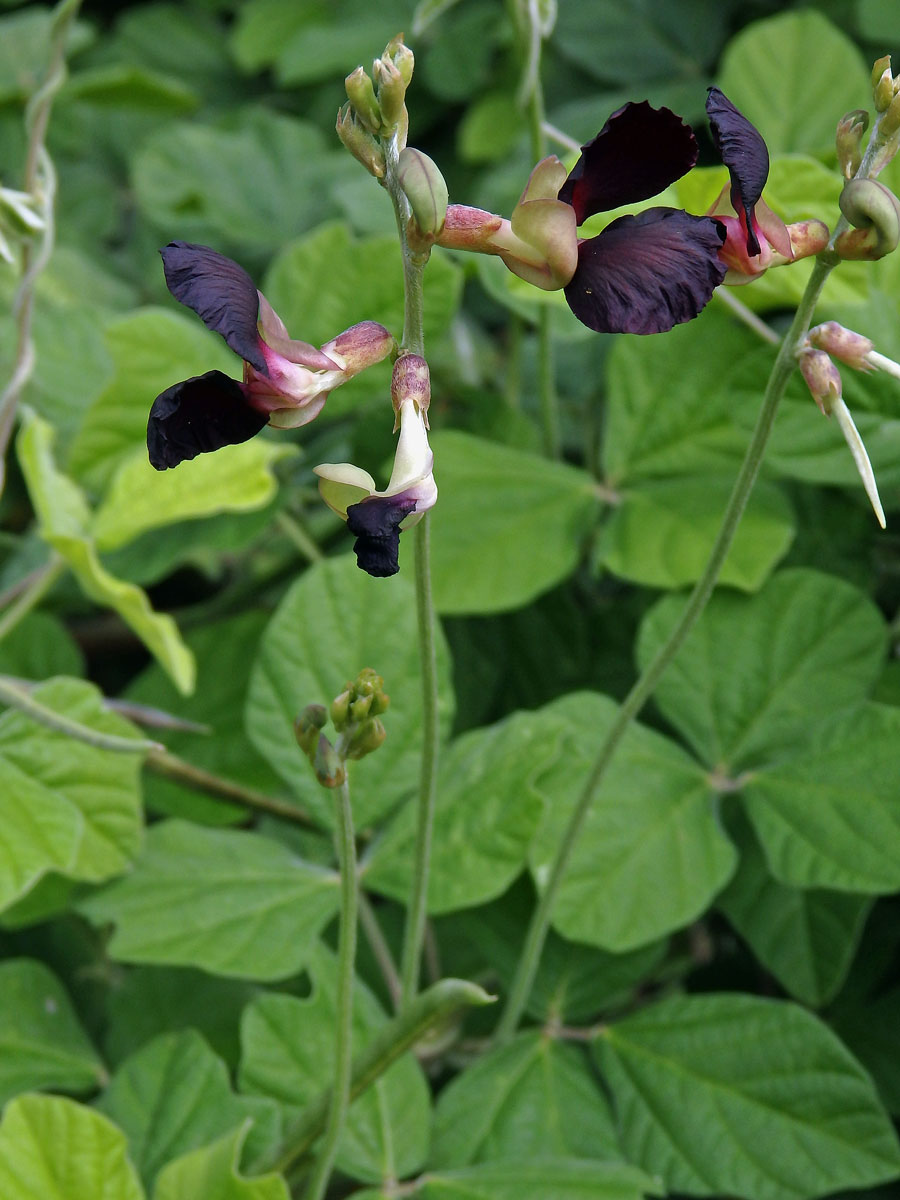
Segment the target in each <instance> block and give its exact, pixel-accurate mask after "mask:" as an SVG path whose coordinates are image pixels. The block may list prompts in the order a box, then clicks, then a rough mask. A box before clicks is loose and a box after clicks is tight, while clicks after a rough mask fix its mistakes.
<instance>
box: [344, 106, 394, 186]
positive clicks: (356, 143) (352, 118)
mask: <svg viewBox="0 0 900 1200" xmlns="http://www.w3.org/2000/svg"><path fill="white" fill-rule="evenodd" d="M335 129H336V130H337V135H338V137H339V138H340V139H341V141H342V142H343V143H344V145H345V146H346V147H347V149H348V150H349V151H350V153H351V154H352V155H353V157H354V158H355V159H357V160H358V161H359V162H361V163H362V165H363V166H364V167H365V168H366V170H367V171H368V172H369V174H370V175H374V176H375V178H376V179H383V178H384V151H383V150H382V148H381V146H380V145H379V144H378V141H377V140H376V138H374V137H373V136H372V134H371V133H370V132H369V131H368V129H366V127H365V126H364V125H363V124H362V122H361V121H360V120H359V118H358V117H357V116H356V114H355V113H354V111H353V109H352V107H351V105H350V103H349V101H348V103H347V104H345V105H343V107H342V108H340V109H338V115H337V123H336V125H335Z"/></svg>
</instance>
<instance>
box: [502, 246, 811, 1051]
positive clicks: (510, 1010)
mask: <svg viewBox="0 0 900 1200" xmlns="http://www.w3.org/2000/svg"><path fill="white" fill-rule="evenodd" d="M834 265H835V263H834V261H832V256H831V255H828V256H827V257H826V256H824V255H823V256H820V257H819V258H818V259H817V261H816V264H815V267H814V268H813V272H812V274H811V276H810V278H809V282H808V284H807V286H806V291H805V292H804V295H803V298H802V300H801V301H800V305H799V307H798V308H797V311H796V313H795V314H794V319H793V321H792V323H791V327H790V329H789V330H788V332H787V334H786V335H785V337H784V340H783V342H782V343H781V348H780V349H779V351H778V355H777V357H776V359H775V362H774V364H773V366H772V371H771V373H770V375H769V380H768V383H767V385H766V390H765V394H764V396H763V402H762V407H761V408H760V412H759V416H758V418H757V421H756V427H755V429H754V431H753V436H752V438H751V440H750V444H749V446H748V447H747V451H746V453H745V455H744V460H743V462H742V464H741V468H740V471H739V472H738V476H737V479H736V480H735V483H734V488H733V489H732V493H731V496H730V498H729V501H728V504H727V506H726V509H725V513H724V515H723V517H722V524H721V526H720V527H719V532H718V534H717V536H716V540H715V543H714V545H713V548H712V551H711V553H710V556H709V560H708V562H707V564H706V567H705V569H704V572H703V574H702V576H701V577H700V579H699V580H698V581H697V583H696V584H695V585H694V590H693V592H692V593H691V595H690V597H689V599H688V601H687V604H686V605H685V608H684V611H683V612H682V615H681V618H680V620H679V621H678V623H677V624H676V626H675V627H674V629H673V630H672V632H671V633H670V635H669V637H668V639H667V640H666V642H665V643H664V644H663V645H662V646H661V647H660V648H659V650H658V651H657V653H656V655H655V656H654V658H653V659H652V661H651V662H650V663H648V664H647V666H646V667H645V668H644V670H643V671H642V672H641V675H640V676H639V678H638V679H637V681H636V682H635V684H634V686H633V687H632V688H631V691H630V692H629V693H628V695H627V696H626V697H625V699H624V701H623V702H622V705H621V706H620V708H619V712H618V715H617V717H616V720H615V721H614V723H613V725H612V727H611V728H610V730H609V732H608V734H607V735H606V738H605V739H604V741H603V743H602V744H601V746H600V748H599V750H598V751H597V756H596V758H595V760H594V764H593V766H592V768H591V772H590V775H589V776H588V778H587V780H586V782H585V784H584V787H583V788H582V791H581V794H580V796H579V798H578V803H577V804H576V806H575V809H574V811H573V813H572V816H571V818H570V819H569V824H568V826H567V827H566V830H565V833H564V834H563V838H562V841H561V842H560V845H559V848H558V850H557V853H556V857H555V859H554V861H553V864H552V866H551V869H550V874H549V877H548V879H547V883H546V886H545V887H544V890H543V892H542V893H541V895H540V897H539V899H538V902H537V905H536V906H535V909H534V913H533V914H532V918H531V923H530V925H529V928H528V932H527V934H526V938H525V944H524V946H523V949H522V953H521V955H520V958H519V962H518V965H517V968H516V973H515V976H514V977H513V981H512V984H511V986H510V992H509V996H508V998H507V1002H506V1007H505V1009H504V1011H503V1014H502V1016H501V1018H500V1021H499V1023H498V1025H497V1030H496V1034H495V1037H496V1040H497V1041H498V1042H506V1041H509V1039H510V1038H511V1037H512V1036H513V1034H514V1033H515V1031H516V1028H517V1027H518V1024H519V1021H520V1019H521V1017H522V1013H523V1012H524V1010H525V1005H526V1004H527V1003H528V997H529V995H530V993H531V988H532V985H533V983H534V977H535V974H536V972H537V968H538V964H539V962H540V957H541V953H542V951H543V948H544V942H545V940H546V937H547V932H548V930H549V928H550V920H551V918H552V915H553V907H554V904H555V903H556V897H557V894H558V892H559V887H560V884H561V883H562V880H563V876H564V875H565V872H566V868H567V867H568V864H569V860H570V858H571V856H572V851H573V850H574V848H575V845H576V844H577V842H578V838H579V835H580V833H581V830H582V827H583V825H584V822H585V819H586V817H587V814H588V812H589V810H590V807H591V805H592V803H593V801H594V798H595V796H596V794H597V792H598V790H599V788H600V785H601V784H602V782H603V779H604V777H605V775H606V771H607V769H608V767H609V765H610V763H611V762H612V760H613V757H614V756H615V753H616V750H617V749H618V747H619V744H620V743H621V741H622V739H623V738H624V736H625V734H626V732H627V731H628V729H629V728H630V726H631V724H632V723H633V722H634V721H635V720H636V718H637V716H638V714H639V713H640V711H641V709H642V708H643V707H644V705H645V704H646V702H647V701H648V700H649V699H650V697H651V696H652V695H653V692H654V691H655V689H656V686H657V684H658V683H659V681H660V679H661V678H662V676H663V674H664V673H665V671H666V669H667V667H668V666H669V664H670V663H671V661H672V659H673V658H674V657H675V655H676V654H677V653H678V651H679V649H680V648H681V646H682V644H683V643H684V641H685V639H686V638H687V636H688V634H689V633H690V632H691V630H692V629H693V627H694V625H695V624H696V623H697V621H698V619H699V618H700V616H701V614H702V613H703V610H704V609H705V608H706V605H707V603H708V601H709V598H710V596H711V595H712V593H713V589H714V587H715V585H716V580H717V579H718V577H719V572H720V571H721V569H722V564H723V563H724V562H725V559H726V557H727V555H728V552H729V550H730V549H731V545H732V542H733V541H734V536H735V533H736V532H737V529H738V525H739V524H740V521H741V517H742V516H743V513H744V509H745V508H746V506H747V501H748V500H749V498H750V493H751V492H752V490H753V485H754V483H755V482H756V477H757V474H758V473H759V468H760V465H761V463H762V460H763V455H764V454H765V449H766V445H767V443H768V440H769V434H770V433H771V431H772V425H773V424H774V421H775V414H776V412H777V411H778V406H779V404H780V402H781V399H782V397H783V396H784V391H785V388H786V387H787V382H788V379H789V378H790V376H791V374H792V372H793V370H794V368H795V366H796V350H797V347H798V346H799V345H800V344H801V343H802V341H803V339H804V338H805V336H806V333H807V331H808V329H809V326H810V323H811V321H812V316H813V313H814V311H815V307H816V303H817V301H818V298H819V295H820V294H821V291H822V288H823V287H824V285H825V281H826V279H827V278H828V276H829V274H830V273H831V271H832V269H833V267H834Z"/></svg>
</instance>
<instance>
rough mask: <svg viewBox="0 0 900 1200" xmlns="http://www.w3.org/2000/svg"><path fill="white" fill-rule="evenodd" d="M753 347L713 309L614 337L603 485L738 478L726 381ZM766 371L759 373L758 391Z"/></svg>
mask: <svg viewBox="0 0 900 1200" xmlns="http://www.w3.org/2000/svg"><path fill="white" fill-rule="evenodd" d="M690 178H693V176H691V177H690ZM717 191H718V189H717ZM712 199H715V195H713V197H712ZM757 348H758V343H757V341H756V339H754V337H753V335H752V334H751V333H750V332H749V330H747V329H745V328H744V327H743V326H742V325H739V324H738V323H737V322H736V321H734V320H733V319H730V318H728V317H726V316H724V315H723V314H721V313H719V312H716V311H715V309H714V308H712V306H711V307H710V309H708V310H707V311H706V312H704V314H703V316H702V317H701V318H700V320H699V321H692V322H689V323H688V324H685V325H678V326H676V327H675V328H674V329H673V330H672V331H671V333H668V334H666V336H665V337H664V338H617V339H616V340H615V343H614V345H613V348H612V351H611V353H610V356H609V381H608V389H609V393H608V398H607V408H606V424H605V436H604V441H603V478H604V482H605V483H606V484H607V485H608V486H609V487H611V488H616V489H618V488H620V487H623V486H624V487H626V488H627V487H629V486H633V485H634V484H635V483H637V482H638V481H645V480H651V479H669V478H671V477H672V476H683V475H695V476H696V475H700V474H703V475H709V474H718V475H721V474H722V473H723V472H724V471H728V470H732V469H733V470H734V471H735V473H736V471H737V464H738V463H739V462H740V459H741V457H742V455H743V452H744V447H745V445H746V436H745V435H744V433H743V432H742V430H741V429H740V427H738V426H736V424H735V420H734V398H733V396H732V393H731V377H732V375H733V374H734V372H735V369H736V367H737V365H738V364H740V363H741V362H742V361H743V360H745V359H747V357H748V356H750V355H753V354H754V352H756V351H757ZM686 363H688V364H690V369H689V370H685V364H686ZM768 366H769V363H768V360H767V362H766V365H765V366H764V367H760V369H759V385H760V391H761V389H762V387H763V386H764V384H765V381H766V375H767V371H768ZM754 378H755V377H754Z"/></svg>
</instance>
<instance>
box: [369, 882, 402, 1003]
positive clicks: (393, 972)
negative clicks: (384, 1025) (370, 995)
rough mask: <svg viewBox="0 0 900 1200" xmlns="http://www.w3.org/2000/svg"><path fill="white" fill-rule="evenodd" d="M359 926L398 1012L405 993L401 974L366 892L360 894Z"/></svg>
mask: <svg viewBox="0 0 900 1200" xmlns="http://www.w3.org/2000/svg"><path fill="white" fill-rule="evenodd" d="M359 924H360V927H361V928H362V931H363V933H364V934H365V935H366V941H367V942H368V943H369V949H370V950H371V951H372V955H373V957H374V959H375V961H376V962H377V963H378V968H379V970H380V971H381V976H382V978H383V979H384V983H385V987H386V988H387V990H388V994H389V996H390V997H391V1004H392V1005H393V1007H394V1010H395V1011H396V1010H397V1009H398V1008H399V1007H400V997H401V995H402V992H403V988H402V985H401V983H400V972H399V971H398V970H397V965H396V963H395V962H394V956H393V955H392V954H391V948H390V946H389V945H388V943H387V938H386V937H385V936H384V933H383V932H382V929H381V926H380V925H379V924H378V917H377V916H376V915H375V909H374V908H373V907H372V903H371V901H370V900H369V898H368V896H367V895H366V893H365V892H363V891H361V892H360V893H359Z"/></svg>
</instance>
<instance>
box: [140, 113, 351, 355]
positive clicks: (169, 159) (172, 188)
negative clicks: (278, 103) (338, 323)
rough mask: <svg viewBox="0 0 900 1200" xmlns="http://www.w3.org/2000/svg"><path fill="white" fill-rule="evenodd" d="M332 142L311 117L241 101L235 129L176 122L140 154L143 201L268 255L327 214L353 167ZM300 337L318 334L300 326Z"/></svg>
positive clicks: (150, 210)
mask: <svg viewBox="0 0 900 1200" xmlns="http://www.w3.org/2000/svg"><path fill="white" fill-rule="evenodd" d="M331 145H332V143H331V142H330V141H329V142H326V140H325V137H324V135H323V134H322V132H321V130H319V129H318V128H317V127H316V126H315V125H313V124H311V123H310V122H307V121H300V120H297V118H295V117H289V116H285V115H283V114H281V113H276V112H273V111H272V110H270V109H266V108H262V107H259V108H251V107H244V108H242V109H239V110H238V113H237V116H236V117H235V118H233V119H232V121H231V122H230V123H229V125H228V127H227V128H218V127H216V126H213V125H203V124H199V123H197V122H196V121H179V122H173V123H172V124H171V125H166V126H164V127H163V128H161V129H160V130H159V131H158V132H156V133H155V134H152V135H151V136H150V137H149V138H147V139H146V140H145V141H144V142H143V143H142V145H141V146H140V148H139V149H138V151H137V153H136V154H135V157H134V161H133V175H134V187H135V191H136V195H137V202H138V205H139V206H140V208H141V210H142V211H143V212H144V213H145V214H146V216H147V217H148V218H149V219H150V220H151V221H153V222H154V223H155V224H156V225H157V226H158V227H159V228H160V229H164V230H165V229H177V230H179V232H180V234H181V236H182V237H184V238H185V239H187V240H190V241H199V242H204V243H205V242H210V241H212V242H221V241H222V240H224V241H225V243H226V247H225V248H226V251H227V250H228V249H229V248H230V247H231V246H237V247H241V248H243V247H246V248H247V249H248V250H251V251H253V253H254V254H257V255H261V254H269V253H272V252H273V251H275V250H277V249H278V248H279V247H281V246H283V245H284V242H285V240H286V239H288V238H292V237H296V236H297V235H298V234H300V233H303V232H305V231H306V230H307V229H309V228H311V226H313V225H315V224H316V222H317V221H321V220H324V219H325V218H326V217H328V216H329V214H330V213H331V211H332V210H333V202H332V200H331V194H330V193H331V189H332V188H333V187H335V186H337V185H338V184H339V182H340V180H342V179H344V178H346V177H348V176H349V175H351V174H353V173H355V172H354V170H353V169H354V168H355V166H356V164H355V163H353V162H352V161H351V160H350V158H349V156H348V155H346V154H344V153H343V151H342V150H341V149H340V148H335V149H331ZM373 186H374V185H373ZM276 307H277V306H276ZM367 315H368V314H362V316H367ZM362 316H360V317H358V318H357V320H361V319H362ZM340 332H341V331H340V329H335V330H333V331H332V333H331V336H332V337H333V336H335V335H336V334H338V333H340ZM295 336H296V337H303V338H304V340H306V341H309V340H310V339H309V335H308V334H306V333H304V331H303V330H302V329H301V330H297V332H296V333H295Z"/></svg>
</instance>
